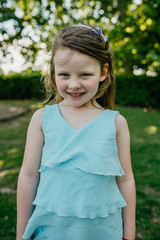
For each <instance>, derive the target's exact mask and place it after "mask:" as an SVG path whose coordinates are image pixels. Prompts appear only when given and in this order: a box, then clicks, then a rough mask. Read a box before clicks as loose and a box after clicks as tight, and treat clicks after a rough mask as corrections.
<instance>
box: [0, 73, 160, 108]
mask: <svg viewBox="0 0 160 240" xmlns="http://www.w3.org/2000/svg"><path fill="white" fill-rule="evenodd" d="M40 79H41V75H40V73H39V72H35V73H32V74H27V73H24V74H13V75H9V76H4V75H3V76H0V89H1V92H0V99H39V100H40V99H43V100H44V99H45V96H46V95H45V89H44V84H43V81H40ZM159 92H160V81H159V77H147V76H145V75H144V76H134V75H131V74H121V75H117V76H116V103H118V104H120V105H125V106H128V105H130V106H141V107H150V106H151V107H154V108H159V102H160V95H159Z"/></svg>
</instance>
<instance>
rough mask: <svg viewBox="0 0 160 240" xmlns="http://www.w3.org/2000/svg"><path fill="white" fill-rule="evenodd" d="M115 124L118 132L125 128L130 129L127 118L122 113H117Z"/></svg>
mask: <svg viewBox="0 0 160 240" xmlns="http://www.w3.org/2000/svg"><path fill="white" fill-rule="evenodd" d="M115 126H116V132H117V133H118V132H120V131H124V130H125V129H128V124H127V120H126V119H125V117H124V116H122V115H121V114H120V113H118V114H117V117H116V119H115Z"/></svg>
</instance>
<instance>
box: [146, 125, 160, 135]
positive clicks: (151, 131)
mask: <svg viewBox="0 0 160 240" xmlns="http://www.w3.org/2000/svg"><path fill="white" fill-rule="evenodd" d="M145 131H146V132H147V133H148V134H156V133H157V131H158V128H157V127H156V126H149V127H146V128H145Z"/></svg>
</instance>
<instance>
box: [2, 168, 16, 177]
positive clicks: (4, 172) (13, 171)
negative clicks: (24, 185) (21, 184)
mask: <svg viewBox="0 0 160 240" xmlns="http://www.w3.org/2000/svg"><path fill="white" fill-rule="evenodd" d="M19 169H20V168H15V169H11V170H5V171H2V172H0V178H3V177H5V176H6V175H7V174H9V173H17V172H19Z"/></svg>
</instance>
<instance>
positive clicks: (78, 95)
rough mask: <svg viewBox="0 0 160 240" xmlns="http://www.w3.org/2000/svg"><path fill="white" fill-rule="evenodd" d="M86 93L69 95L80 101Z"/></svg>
mask: <svg viewBox="0 0 160 240" xmlns="http://www.w3.org/2000/svg"><path fill="white" fill-rule="evenodd" d="M85 93H86V92H83V93H70V92H68V94H69V95H70V97H71V98H72V99H79V98H81V97H83V95H84V94H85Z"/></svg>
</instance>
